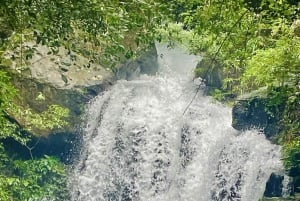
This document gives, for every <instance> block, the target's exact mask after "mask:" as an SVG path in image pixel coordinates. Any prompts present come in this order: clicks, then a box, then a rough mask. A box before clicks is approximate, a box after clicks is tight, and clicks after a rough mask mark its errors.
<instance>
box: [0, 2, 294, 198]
mask: <svg viewBox="0 0 300 201" xmlns="http://www.w3.org/2000/svg"><path fill="white" fill-rule="evenodd" d="M299 13H300V4H299V2H298V1H297V0H278V1H274V0H253V1H251V0H124V1H121V0H54V1H53V0H1V4H0V139H1V140H2V143H1V146H0V155H1V159H0V200H28V199H31V200H39V199H40V198H42V197H49V198H55V199H56V200H63V199H66V197H67V189H66V188H67V187H65V188H62V186H66V172H65V170H64V167H63V164H61V163H60V162H59V161H58V159H56V158H53V157H49V156H46V157H44V158H40V159H30V160H23V159H21V158H20V157H18V156H17V154H15V153H14V154H12V153H8V152H7V151H6V150H5V148H4V146H3V143H5V140H6V139H9V138H13V139H14V140H15V141H17V142H19V143H20V144H22V145H24V146H25V147H27V148H28V151H30V150H31V147H29V146H28V145H27V143H28V142H29V141H30V139H31V132H30V131H31V130H32V129H33V128H38V129H40V130H41V131H43V130H49V129H52V128H55V127H61V126H63V125H65V124H66V123H67V122H65V120H64V118H65V117H66V116H67V115H68V111H67V110H66V109H65V108H62V107H60V106H57V105H52V106H49V109H48V110H47V111H45V112H43V113H39V114H38V113H35V112H34V111H33V110H31V108H26V107H25V108H24V106H21V105H19V104H18V101H17V100H20V99H22V97H19V96H18V91H17V90H16V88H15V87H14V86H13V85H12V83H11V82H10V79H11V78H10V74H9V65H10V64H11V61H12V60H13V61H17V64H18V66H19V70H20V73H22V71H23V70H26V68H27V67H26V65H27V63H26V61H27V60H28V59H30V58H31V57H32V55H33V54H35V49H34V48H32V47H29V46H27V45H26V43H27V42H32V41H34V42H35V43H36V44H41V45H46V46H48V47H49V48H50V49H51V52H49V54H56V53H57V52H58V48H60V47H64V48H66V49H68V50H69V51H70V52H76V53H78V54H81V55H84V56H87V57H89V58H90V59H91V60H93V61H94V62H98V63H100V64H102V65H104V66H108V67H111V68H115V66H116V64H117V63H118V62H122V61H124V60H125V59H135V58H136V57H137V56H138V54H139V53H140V52H141V51H142V50H144V49H147V47H148V46H150V45H151V44H153V42H154V41H164V42H167V43H169V45H170V46H172V45H174V44H182V45H184V46H185V47H187V48H188V49H189V50H190V52H191V53H194V54H200V55H202V56H203V57H204V59H206V60H207V61H208V62H207V65H208V68H205V67H204V68H201V66H199V68H197V69H196V70H195V75H196V76H199V75H205V74H207V73H210V72H212V71H214V70H218V72H220V73H221V74H222V78H223V79H222V86H221V87H219V88H218V89H216V90H215V91H214V92H213V95H214V96H215V97H216V98H217V99H218V100H220V101H224V100H228V97H229V98H235V97H236V96H238V95H241V94H243V93H247V92H251V91H252V90H256V89H259V88H262V87H266V88H267V93H268V94H267V95H268V97H269V100H270V101H269V106H270V107H279V106H283V107H284V113H283V114H282V117H281V119H282V121H281V122H282V125H283V127H284V131H283V132H282V135H281V138H280V139H278V143H281V144H282V145H283V146H284V150H283V152H284V153H283V155H284V158H285V159H284V162H285V165H286V168H287V169H289V168H298V169H300V163H299V155H300V111H299V108H300V19H299ZM8 51H14V52H15V54H14V56H13V57H7V54H6V53H7V52H8ZM203 69H207V70H203ZM37 99H38V100H40V101H42V100H43V96H42V94H41V96H40V97H37ZM273 115H278V114H273ZM15 119H22V123H21V124H20V122H18V121H16V120H15ZM41 133H42V132H41ZM57 194H59V195H61V197H55V195H57Z"/></svg>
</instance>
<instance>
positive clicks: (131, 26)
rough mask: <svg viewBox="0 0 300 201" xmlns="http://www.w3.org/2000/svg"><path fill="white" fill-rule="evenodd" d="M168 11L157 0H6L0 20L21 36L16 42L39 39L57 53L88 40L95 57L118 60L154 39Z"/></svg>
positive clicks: (88, 48)
mask: <svg viewBox="0 0 300 201" xmlns="http://www.w3.org/2000/svg"><path fill="white" fill-rule="evenodd" d="M167 10H168V8H167V7H166V6H165V5H164V4H161V3H159V1H156V0H145V1H136V0H129V1H110V0H78V1H70V0H59V1H52V0H44V1H36V0H33V1H32V0H22V1H21V2H20V1H19V0H13V1H8V0H4V1H3V2H2V3H1V5H0V11H1V12H0V13H2V16H0V19H3V20H2V22H3V24H6V25H7V26H9V27H10V29H11V30H13V31H14V32H13V33H11V34H12V35H13V36H16V37H17V38H20V41H19V42H17V43H15V42H14V43H13V44H19V45H20V44H21V45H22V42H24V41H26V40H30V41H32V40H35V41H36V43H37V44H42V45H47V46H49V47H50V48H51V49H52V52H53V53H55V52H57V48H58V47H61V46H64V47H66V48H67V49H69V50H74V51H77V50H78V46H82V45H85V49H87V50H88V51H87V52H86V53H87V54H89V55H90V57H91V59H93V60H94V61H95V60H97V58H99V57H100V58H101V57H104V58H106V60H107V62H110V63H111V64H112V63H113V62H116V61H118V60H120V59H121V55H130V54H128V53H129V52H131V51H134V52H135V51H136V50H137V48H144V47H145V46H147V45H149V44H150V43H153V40H154V38H155V31H154V30H155V28H156V27H158V26H160V25H161V24H162V22H163V20H164V19H165V17H164V16H165V15H164V13H166V11H167ZM16 37H10V38H9V40H11V39H12V38H16ZM26 37H27V39H26ZM128 41H129V43H128ZM8 42H12V41H8ZM79 49H80V48H79Z"/></svg>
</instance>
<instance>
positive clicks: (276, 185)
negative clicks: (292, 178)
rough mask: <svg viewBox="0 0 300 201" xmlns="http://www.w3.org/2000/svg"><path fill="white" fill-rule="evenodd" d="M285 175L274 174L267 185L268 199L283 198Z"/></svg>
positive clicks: (266, 194) (266, 193) (265, 194)
mask: <svg viewBox="0 0 300 201" xmlns="http://www.w3.org/2000/svg"><path fill="white" fill-rule="evenodd" d="M283 179H284V176H283V175H280V174H276V173H272V174H271V176H270V178H269V180H268V181H267V184H266V189H265V192H264V196H266V197H281V196H282V188H283V184H282V181H283Z"/></svg>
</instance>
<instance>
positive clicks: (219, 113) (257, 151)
mask: <svg viewBox="0 0 300 201" xmlns="http://www.w3.org/2000/svg"><path fill="white" fill-rule="evenodd" d="M157 48H158V54H159V55H160V57H159V58H158V59H159V65H160V71H159V72H158V73H157V75H156V76H146V75H142V76H140V77H139V78H137V79H135V80H132V81H124V80H121V81H118V82H117V83H116V84H115V85H114V87H112V89H111V90H109V91H107V92H105V93H103V94H100V95H99V96H98V97H96V98H95V99H94V100H93V101H92V102H91V103H90V105H89V108H88V115H87V125H86V127H85V129H84V137H83V138H84V139H83V150H82V153H81V156H80V159H79V162H78V164H77V165H76V167H75V168H74V171H73V174H72V176H71V178H70V188H71V191H72V200H73V201H258V200H259V198H261V197H262V195H263V193H264V189H265V184H266V182H267V180H268V178H269V176H270V174H271V173H272V172H276V171H278V170H280V169H281V166H282V165H281V162H280V148H279V147H278V146H276V145H272V144H271V143H270V142H269V141H267V140H266V139H265V137H264V135H263V134H261V133H259V132H257V131H255V130H250V131H245V132H242V133H240V132H238V131H236V130H234V129H233V128H232V127H231V109H230V108H229V107H225V106H223V105H221V104H218V103H214V101H212V99H211V98H209V97H206V96H204V95H203V92H202V91H201V90H200V91H199V93H197V95H196V96H195V92H196V90H197V88H198V87H199V84H200V82H199V83H198V81H197V80H193V79H192V77H193V69H194V68H195V66H196V64H197V61H199V59H200V58H198V57H196V56H191V55H188V54H185V53H184V51H183V50H181V49H172V50H168V49H167V48H166V47H165V46H163V45H158V46H157ZM194 96H195V97H194ZM193 98H194V101H193V102H192V103H191V100H192V99H193ZM190 103H191V104H190ZM189 104H190V105H189ZM188 105H189V107H188V109H187V110H186V108H187V106H188ZM185 110H186V112H185V113H184V111H185ZM183 113H184V114H183Z"/></svg>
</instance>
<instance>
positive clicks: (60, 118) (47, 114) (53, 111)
mask: <svg viewBox="0 0 300 201" xmlns="http://www.w3.org/2000/svg"><path fill="white" fill-rule="evenodd" d="M17 108H18V109H17V111H14V115H15V117H16V118H17V119H18V120H19V123H21V125H22V126H23V127H24V129H25V130H27V131H35V134H38V133H36V132H37V131H39V132H40V133H41V134H43V133H44V132H45V131H49V130H53V129H54V128H61V127H63V126H65V125H67V124H68V122H66V121H65V118H67V117H68V116H69V109H67V108H63V107H61V106H59V105H50V106H49V107H48V109H47V110H46V111H43V112H41V113H36V112H34V111H33V110H32V109H30V108H27V109H24V108H22V107H17Z"/></svg>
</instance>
